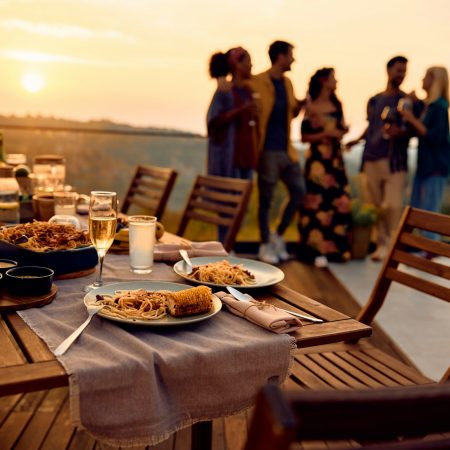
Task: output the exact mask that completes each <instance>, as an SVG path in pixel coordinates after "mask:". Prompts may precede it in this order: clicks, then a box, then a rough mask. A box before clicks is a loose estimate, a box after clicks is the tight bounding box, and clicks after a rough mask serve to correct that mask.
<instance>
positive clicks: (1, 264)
mask: <svg viewBox="0 0 450 450" xmlns="http://www.w3.org/2000/svg"><path fill="white" fill-rule="evenodd" d="M16 266H17V261H13V260H12V259H0V274H2V275H4V274H5V272H6V271H7V270H9V269H12V268H13V267H16Z"/></svg>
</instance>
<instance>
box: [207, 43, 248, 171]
mask: <svg viewBox="0 0 450 450" xmlns="http://www.w3.org/2000/svg"><path fill="white" fill-rule="evenodd" d="M251 69H252V63H251V58H250V55H249V53H248V52H247V51H246V50H245V49H243V48H242V47H236V48H233V49H231V50H229V51H228V52H226V53H221V52H219V53H215V54H214V55H213V56H212V57H211V59H210V63H209V73H210V75H211V77H212V78H216V79H217V90H216V92H215V93H214V96H213V98H212V101H211V104H210V106H209V109H208V113H207V129H208V167H207V172H208V174H209V175H217V176H222V177H231V178H245V179H251V178H252V172H253V169H255V168H256V161H257V154H256V121H255V118H256V109H255V108H256V107H255V101H254V100H253V96H252V92H251V90H250V89H249V88H248V87H247V86H246V84H245V83H246V80H248V79H249V78H250V76H251ZM230 73H231V75H232V79H231V83H229V82H227V81H226V76H227V75H228V74H230Z"/></svg>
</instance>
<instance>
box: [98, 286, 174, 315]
mask: <svg viewBox="0 0 450 450" xmlns="http://www.w3.org/2000/svg"><path fill="white" fill-rule="evenodd" d="M169 295H170V294H169V293H168V292H149V291H145V290H143V289H138V290H136V291H117V292H116V293H115V294H114V295H107V294H103V295H97V296H96V298H97V302H96V303H97V304H101V305H104V308H103V309H102V312H103V313H105V314H107V315H108V316H112V317H121V318H122V319H141V320H155V319H161V318H163V317H164V316H166V315H167V307H168V297H169Z"/></svg>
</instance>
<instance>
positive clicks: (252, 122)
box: [248, 92, 261, 127]
mask: <svg viewBox="0 0 450 450" xmlns="http://www.w3.org/2000/svg"><path fill="white" fill-rule="evenodd" d="M260 98H261V95H260V94H259V92H253V93H252V99H253V101H254V102H257V101H258V100H259V99H260ZM253 114H254V113H252V116H253ZM248 125H249V126H250V127H255V126H256V119H255V117H252V118H251V119H250V120H249V121H248Z"/></svg>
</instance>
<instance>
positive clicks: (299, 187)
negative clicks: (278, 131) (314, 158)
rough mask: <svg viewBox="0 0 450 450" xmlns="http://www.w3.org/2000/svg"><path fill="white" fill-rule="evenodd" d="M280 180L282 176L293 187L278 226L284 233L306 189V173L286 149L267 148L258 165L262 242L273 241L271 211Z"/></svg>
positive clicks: (259, 215)
mask: <svg viewBox="0 0 450 450" xmlns="http://www.w3.org/2000/svg"><path fill="white" fill-rule="evenodd" d="M278 180H281V181H282V182H283V183H284V184H285V186H286V188H287V190H288V191H289V201H288V202H287V204H286V206H285V208H284V211H283V214H282V216H281V220H280V222H279V225H278V227H277V233H278V234H279V235H282V234H284V232H285V231H286V228H287V227H288V226H289V224H290V223H291V221H292V218H293V217H294V215H295V213H296V212H297V209H298V207H299V205H300V202H301V199H302V196H303V193H304V185H303V177H302V174H301V170H300V164H299V163H298V162H295V163H294V162H292V161H291V160H290V158H289V156H288V154H287V153H286V152H270V151H263V152H262V153H261V157H260V159H259V165H258V190H259V209H258V220H259V231H260V233H261V242H264V243H266V242H269V238H270V227H269V213H270V206H271V203H272V198H273V193H274V191H275V188H276V185H277V182H278Z"/></svg>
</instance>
